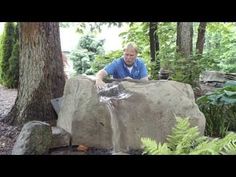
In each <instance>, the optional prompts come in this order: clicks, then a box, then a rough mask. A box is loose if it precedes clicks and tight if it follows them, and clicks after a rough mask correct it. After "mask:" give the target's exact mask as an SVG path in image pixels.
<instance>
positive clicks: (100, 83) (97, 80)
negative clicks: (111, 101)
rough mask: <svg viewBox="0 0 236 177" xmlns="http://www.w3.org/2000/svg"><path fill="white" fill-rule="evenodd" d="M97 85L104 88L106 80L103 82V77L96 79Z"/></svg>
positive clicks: (98, 87)
mask: <svg viewBox="0 0 236 177" xmlns="http://www.w3.org/2000/svg"><path fill="white" fill-rule="evenodd" d="M96 87H97V89H99V90H101V89H103V88H104V87H105V82H103V81H102V80H101V79H96Z"/></svg>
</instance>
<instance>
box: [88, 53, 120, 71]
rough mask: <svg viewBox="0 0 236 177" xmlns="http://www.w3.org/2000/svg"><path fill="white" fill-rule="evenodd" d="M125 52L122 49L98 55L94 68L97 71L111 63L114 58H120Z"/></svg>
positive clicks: (93, 64)
mask: <svg viewBox="0 0 236 177" xmlns="http://www.w3.org/2000/svg"><path fill="white" fill-rule="evenodd" d="M122 54H123V52H122V51H121V50H116V51H112V52H110V53H108V54H106V55H98V56H96V58H95V60H94V61H93V63H92V70H93V71H94V72H95V73H96V72H98V71H99V70H100V69H102V68H104V67H105V66H106V65H107V64H109V63H111V62H112V61H113V60H114V59H117V58H120V57H121V56H122Z"/></svg>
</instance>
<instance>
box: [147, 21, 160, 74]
mask: <svg viewBox="0 0 236 177" xmlns="http://www.w3.org/2000/svg"><path fill="white" fill-rule="evenodd" d="M157 26H158V22H150V24H149V39H150V53H151V63H152V69H151V75H152V78H155V77H158V72H159V70H160V59H159V58H158V54H159V50H160V47H159V39H158V35H157Z"/></svg>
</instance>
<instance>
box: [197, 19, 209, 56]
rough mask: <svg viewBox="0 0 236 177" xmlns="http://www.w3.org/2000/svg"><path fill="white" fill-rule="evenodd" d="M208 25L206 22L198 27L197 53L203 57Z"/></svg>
mask: <svg viewBox="0 0 236 177" xmlns="http://www.w3.org/2000/svg"><path fill="white" fill-rule="evenodd" d="M206 25H207V23H206V22H200V24H199V27H198V36H197V43H196V53H197V54H201V55H202V53H203V48H204V42H205V32H206Z"/></svg>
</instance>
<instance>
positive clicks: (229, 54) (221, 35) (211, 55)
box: [203, 22, 236, 72]
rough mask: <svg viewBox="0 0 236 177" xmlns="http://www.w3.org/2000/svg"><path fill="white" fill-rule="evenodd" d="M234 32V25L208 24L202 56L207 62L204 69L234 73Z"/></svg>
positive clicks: (235, 63) (235, 69)
mask: <svg viewBox="0 0 236 177" xmlns="http://www.w3.org/2000/svg"><path fill="white" fill-rule="evenodd" d="M235 32H236V26H235V23H229V22H228V23H208V25H207V33H206V42H205V49H204V55H203V57H204V58H205V60H208V65H206V69H211V70H218V71H224V72H236V57H235V56H236V36H235ZM209 59H210V60H209Z"/></svg>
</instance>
